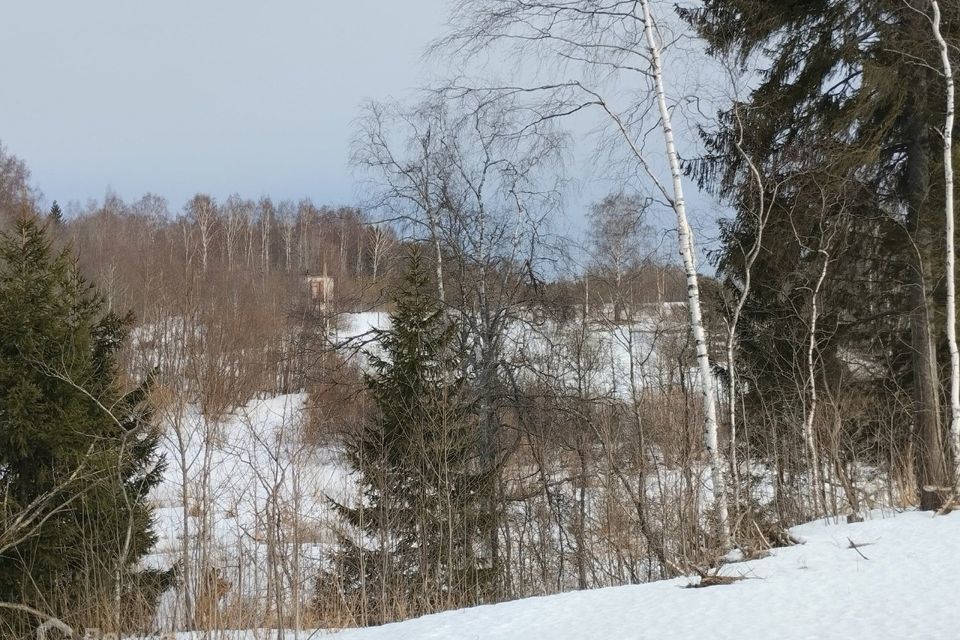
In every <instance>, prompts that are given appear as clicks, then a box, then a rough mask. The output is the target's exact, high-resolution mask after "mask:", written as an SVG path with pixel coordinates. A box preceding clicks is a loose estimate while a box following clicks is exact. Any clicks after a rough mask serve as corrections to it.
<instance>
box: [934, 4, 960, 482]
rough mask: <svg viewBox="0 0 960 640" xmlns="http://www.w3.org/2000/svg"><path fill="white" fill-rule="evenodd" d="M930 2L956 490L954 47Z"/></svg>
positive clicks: (958, 361)
mask: <svg viewBox="0 0 960 640" xmlns="http://www.w3.org/2000/svg"><path fill="white" fill-rule="evenodd" d="M930 4H931V5H932V7H933V34H934V37H935V38H936V39H937V44H938V45H939V46H940V59H941V62H942V63H943V77H944V79H945V80H946V84H947V95H946V99H947V109H946V117H945V119H944V126H943V184H944V217H945V224H944V234H945V236H946V245H947V246H946V254H947V255H946V261H945V262H946V272H947V274H946V275H947V278H946V279H947V296H946V297H947V320H946V322H947V344H948V345H949V349H950V447H951V450H952V453H953V482H952V483H951V484H950V486H951V487H952V488H953V491H954V493H956V490H957V486H958V484H960V350H958V349H957V286H956V251H955V249H954V234H955V230H954V229H955V224H954V222H955V221H954V214H953V123H954V83H953V65H952V64H951V63H950V49H949V47H948V46H947V41H946V40H944V38H943V34H942V33H941V31H940V5H939V3H938V2H937V0H932V1H931V3H930Z"/></svg>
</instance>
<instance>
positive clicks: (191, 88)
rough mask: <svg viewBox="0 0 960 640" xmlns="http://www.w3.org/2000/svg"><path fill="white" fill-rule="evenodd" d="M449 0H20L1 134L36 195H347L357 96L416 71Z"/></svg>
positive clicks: (9, 33) (8, 29) (341, 198)
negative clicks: (109, 191)
mask: <svg viewBox="0 0 960 640" xmlns="http://www.w3.org/2000/svg"><path fill="white" fill-rule="evenodd" d="M446 10H447V9H446V2H445V0H402V1H396V0H347V1H346V2H343V1H340V2H337V1H333V0H272V1H269V2H267V1H265V0H189V1H188V0H164V1H162V2H161V1H157V0H81V1H78V0H57V1H54V0H30V1H29V2H17V3H10V4H9V6H7V7H6V8H5V11H4V16H3V20H0V69H2V71H0V78H2V79H3V80H2V85H0V86H2V88H0V96H2V97H0V140H2V141H3V143H4V144H5V145H6V146H7V147H8V149H9V150H10V151H11V152H13V153H14V154H16V155H17V156H19V157H21V158H22V159H23V160H25V161H26V162H27V164H28V165H29V166H30V168H31V170H32V172H33V175H34V180H35V182H36V183H37V185H38V186H40V188H41V189H42V190H43V192H44V194H45V195H46V197H47V200H48V201H49V200H52V199H54V198H56V199H58V200H60V201H61V202H67V201H69V200H85V199H87V198H91V197H94V198H100V197H102V196H103V194H104V193H105V191H106V189H107V188H108V187H109V188H112V189H113V190H114V191H116V192H118V193H119V194H120V195H121V196H123V197H124V198H135V197H138V196H139V195H141V194H142V193H144V192H146V191H153V192H155V193H158V194H161V195H164V196H166V197H167V198H169V199H170V201H171V205H172V207H173V208H176V207H178V206H179V205H180V204H181V203H182V202H183V201H184V200H185V199H186V198H188V197H189V196H190V195H191V194H193V193H195V192H196V191H207V192H211V193H213V194H214V195H217V196H220V197H223V196H226V195H227V194H229V193H231V192H234V191H237V192H240V193H241V194H243V195H246V196H251V197H255V196H258V195H261V194H264V193H269V194H271V195H273V196H274V197H277V198H287V197H289V198H294V197H300V196H305V195H306V196H310V197H312V198H313V199H314V200H316V201H317V202H318V203H331V204H336V203H350V202H353V201H354V198H355V195H356V194H355V192H354V187H353V181H352V178H351V173H350V169H349V167H348V166H347V153H348V149H347V147H348V141H349V138H350V135H351V131H352V120H353V118H354V117H355V116H356V115H357V113H358V109H357V107H358V106H359V105H360V104H361V102H362V101H363V100H364V99H367V98H375V99H383V98H387V97H389V96H394V97H403V96H404V95H405V93H406V92H408V91H410V90H412V89H415V88H416V87H417V86H419V85H422V84H424V83H425V82H426V81H427V79H428V71H427V70H426V69H425V67H424V65H423V64H422V63H421V60H420V57H421V54H422V52H423V49H424V47H425V46H426V44H427V43H428V42H429V41H430V40H431V39H432V38H435V37H437V36H439V35H440V34H441V33H442V32H443V24H444V22H445V19H446Z"/></svg>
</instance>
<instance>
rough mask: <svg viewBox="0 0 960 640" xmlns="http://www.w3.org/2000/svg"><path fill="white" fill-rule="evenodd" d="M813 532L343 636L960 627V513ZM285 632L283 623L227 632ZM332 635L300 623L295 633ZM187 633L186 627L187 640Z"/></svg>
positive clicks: (916, 631)
mask: <svg viewBox="0 0 960 640" xmlns="http://www.w3.org/2000/svg"><path fill="white" fill-rule="evenodd" d="M792 533H793V535H794V537H795V538H797V539H798V540H799V541H801V542H802V544H798V545H795V546H792V547H788V548H783V549H775V550H773V551H772V553H771V554H770V556H769V557H767V558H763V559H759V560H752V561H747V562H738V563H731V564H728V565H726V566H725V567H724V568H723V571H722V573H723V575H727V576H735V577H737V578H740V580H738V581H737V582H734V583H732V584H725V585H717V586H710V587H705V588H699V589H694V588H687V587H688V586H689V585H691V584H694V583H696V582H697V581H698V578H679V579H675V580H669V581H663V582H654V583H649V584H644V585H637V586H629V587H615V588H610V589H600V590H596V591H582V592H576V593H567V594H563V595H556V596H549V597H543V598H529V599H525V600H517V601H514V602H508V603H504V604H499V605H494V606H485V607H476V608H472V609H463V610H459V611H451V612H447V613H441V614H437V615H432V616H426V617H423V618H419V619H416V620H409V621H406V622H401V623H397V624H391V625H386V626H383V627H377V628H369V629H355V630H347V631H343V632H340V633H337V634H334V635H333V636H332V637H333V638H335V639H336V640H538V639H543V640H591V639H596V640H617V639H638V640H639V639H646V638H650V639H657V640H670V639H677V640H704V639H710V638H718V639H719V638H737V639H740V640H744V639H747V640H750V639H754V638H756V639H766V638H776V639H778V640H791V639H796V640H800V639H804V640H812V639H815V638H838V639H840V638H844V639H848V638H864V639H870V640H901V639H904V638H918V639H920V638H923V639H931V640H933V639H939V638H943V639H947V638H958V637H960V620H958V618H957V616H956V603H957V589H958V586H960V552H958V550H957V541H958V540H960V514H957V513H954V514H951V515H946V516H934V515H932V514H929V513H915V512H907V513H901V514H897V515H894V514H892V513H889V512H887V513H881V512H873V513H872V514H870V518H869V519H868V520H867V521H866V522H863V523H859V524H833V523H829V522H826V521H818V522H813V523H809V524H805V525H803V526H800V527H796V528H794V529H793V530H792ZM224 637H230V638H232V640H255V639H256V640H259V639H260V638H277V637H278V633H277V632H276V631H259V632H255V631H245V632H234V633H230V634H227V635H225V636H224ZM294 637H296V638H298V639H299V640H302V639H305V638H317V637H331V636H329V635H327V632H321V631H301V632H300V633H299V634H293V633H292V632H291V633H289V634H287V635H286V638H288V639H290V638H294ZM187 638H189V636H187V635H181V636H179V640H186V639H187Z"/></svg>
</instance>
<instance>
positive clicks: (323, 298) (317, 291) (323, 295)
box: [303, 275, 333, 309]
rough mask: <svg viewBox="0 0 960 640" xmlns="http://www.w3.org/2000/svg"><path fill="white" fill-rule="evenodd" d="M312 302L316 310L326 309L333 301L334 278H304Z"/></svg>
mask: <svg viewBox="0 0 960 640" xmlns="http://www.w3.org/2000/svg"><path fill="white" fill-rule="evenodd" d="M303 280H304V282H305V283H306V285H307V290H308V291H309V292H310V302H312V303H313V306H314V308H316V309H325V308H326V307H327V305H328V304H330V302H332V301H333V278H332V277H330V276H310V275H308V276H304V277H303Z"/></svg>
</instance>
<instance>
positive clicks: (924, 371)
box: [906, 79, 946, 510]
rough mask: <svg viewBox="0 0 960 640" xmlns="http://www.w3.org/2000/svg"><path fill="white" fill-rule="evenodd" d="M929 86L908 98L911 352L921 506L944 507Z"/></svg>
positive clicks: (915, 88) (918, 86)
mask: <svg viewBox="0 0 960 640" xmlns="http://www.w3.org/2000/svg"><path fill="white" fill-rule="evenodd" d="M926 84H927V83H926V82H924V81H923V80H922V79H918V80H917V81H916V82H914V83H912V85H911V87H912V90H911V91H910V95H909V98H908V102H909V104H911V105H913V108H910V109H909V110H908V113H909V114H910V115H909V116H908V117H909V122H908V126H907V131H908V134H909V146H908V150H907V194H906V196H907V198H906V199H907V223H908V230H909V232H910V234H911V235H912V240H913V242H914V243H915V245H916V246H917V250H916V256H915V260H916V262H915V264H914V265H913V268H912V269H911V270H910V275H911V282H910V285H911V286H910V307H911V310H910V347H911V349H910V351H911V360H912V369H913V402H914V414H913V427H914V433H913V435H914V438H915V440H916V445H917V446H916V451H917V458H918V459H917V466H916V472H917V484H918V485H919V487H918V488H919V490H920V508H921V509H923V510H934V509H938V508H939V507H940V504H941V496H940V491H941V489H940V488H942V487H944V486H945V484H946V460H945V458H944V455H943V454H944V451H943V434H942V433H941V428H942V426H941V423H940V420H941V418H940V395H939V390H940V383H939V379H938V378H939V376H938V373H937V358H936V351H935V349H934V344H933V335H932V333H933V332H932V331H931V321H930V309H929V300H928V295H927V274H926V264H925V263H926V256H925V255H924V251H925V250H924V247H925V246H926V245H927V243H926V242H924V236H926V235H927V233H926V232H927V229H925V227H924V224H923V220H922V217H923V216H922V213H923V208H924V204H925V201H926V195H927V189H928V185H929V175H928V170H929V150H928V146H927V143H926V135H925V132H924V122H923V117H922V113H921V110H920V105H921V104H922V101H923V100H924V99H925V94H926V89H927V86H926Z"/></svg>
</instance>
